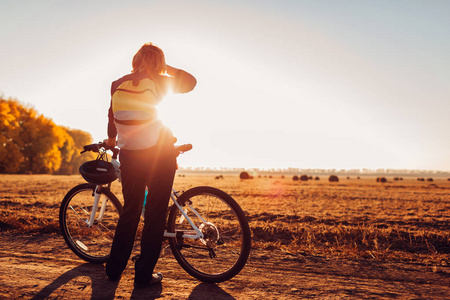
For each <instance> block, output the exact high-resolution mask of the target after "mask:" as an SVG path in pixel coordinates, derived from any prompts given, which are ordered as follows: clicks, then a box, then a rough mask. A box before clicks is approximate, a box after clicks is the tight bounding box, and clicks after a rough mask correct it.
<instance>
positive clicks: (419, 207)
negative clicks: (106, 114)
mask: <svg viewBox="0 0 450 300" xmlns="http://www.w3.org/2000/svg"><path fill="white" fill-rule="evenodd" d="M82 182H83V179H82V178H81V177H80V176H51V175H0V186H1V188H0V208H1V210H0V230H1V231H9V232H11V233H14V232H21V233H30V234H59V227H58V226H59V225H58V212H59V204H60V202H61V200H62V199H63V197H64V195H65V193H66V192H67V191H68V190H69V189H70V188H71V187H73V186H75V185H76V184H79V183H82ZM198 185H212V186H215V187H218V188H220V189H223V190H224V191H226V192H228V193H230V194H231V195H232V196H233V197H234V198H235V199H236V200H237V201H238V202H239V204H240V205H241V206H242V208H243V209H244V211H245V212H246V215H247V216H248V219H249V221H250V226H251V228H252V232H253V245H254V247H256V248H260V249H281V250H284V251H286V252H287V253H307V254H317V255H325V256H346V257H356V258H369V259H379V260H408V261H416V262H424V263H427V262H430V263H431V262H432V263H437V264H442V265H448V264H449V262H450V261H449V260H450V259H449V257H450V217H449V215H448V211H449V210H450V182H449V181H447V179H435V180H434V182H433V183H430V182H418V181H417V180H416V178H405V179H404V180H403V181H393V180H392V179H389V178H388V182H387V183H384V184H381V183H377V182H376V180H375V178H369V177H367V178H365V177H362V179H361V180H356V179H355V180H352V179H350V180H345V179H344V180H341V182H339V183H329V182H328V181H325V180H322V181H308V182H301V181H292V180H291V179H290V177H289V176H286V178H285V179H282V178H280V177H276V176H274V177H273V178H255V179H253V180H240V179H239V175H238V174H236V175H226V176H224V179H220V180H217V179H215V176H214V175H190V174H187V175H186V176H185V177H181V176H178V177H177V178H176V187H177V188H178V189H180V190H186V189H188V188H190V187H193V186H198ZM113 192H115V194H116V195H120V186H119V184H118V183H114V184H113ZM119 199H121V197H119Z"/></svg>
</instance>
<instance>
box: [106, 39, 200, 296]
mask: <svg viewBox="0 0 450 300" xmlns="http://www.w3.org/2000/svg"><path fill="white" fill-rule="evenodd" d="M132 66H133V70H132V73H131V74H128V75H126V76H124V77H122V78H120V79H119V80H117V81H114V82H113V83H112V87H111V106H110V108H109V113H108V117H109V122H108V139H106V140H105V142H106V143H107V144H108V145H109V146H114V145H116V136H117V146H118V147H119V148H120V155H119V159H120V163H121V166H120V170H121V174H122V193H123V197H124V207H123V213H122V214H121V215H120V218H119V221H118V223H117V227H116V232H115V235H114V241H113V244H112V247H111V255H110V258H109V260H108V261H107V263H106V274H107V276H108V278H109V279H110V280H112V281H117V280H119V279H120V276H121V274H122V272H123V270H124V269H125V267H126V265H127V262H128V259H129V257H130V255H131V251H132V249H133V244H134V239H135V235H136V230H137V227H138V223H139V219H140V215H141V211H142V206H143V203H144V197H145V196H144V195H145V187H148V197H147V202H146V205H145V215H144V228H143V230H142V238H141V254H140V256H139V258H138V259H137V261H136V262H135V277H134V285H135V287H145V286H148V285H150V284H153V283H157V282H160V281H161V280H162V274H161V273H156V274H153V270H154V267H155V265H156V262H157V261H158V258H159V253H160V251H161V245H162V240H163V234H164V229H165V222H166V213H167V207H168V203H169V198H170V192H171V188H172V184H173V180H174V176H175V171H176V153H175V148H174V143H175V141H176V139H175V138H174V137H173V135H172V133H171V132H170V130H169V129H167V128H165V127H164V126H163V125H162V123H161V121H160V120H158V118H157V114H156V104H158V103H159V102H160V101H161V100H162V99H163V97H164V96H165V95H166V94H167V93H168V92H169V91H173V92H174V93H186V92H189V91H191V90H192V89H193V88H194V87H195V85H196V84H197V81H196V79H195V77H194V76H192V75H191V74H189V73H187V72H185V71H183V70H180V69H176V68H174V67H171V66H169V65H166V62H165V58H164V53H163V51H162V50H161V49H160V48H158V47H157V46H155V45H153V44H152V43H146V44H144V45H143V46H142V47H141V49H139V51H138V52H137V53H136V55H135V56H134V58H133V63H132Z"/></svg>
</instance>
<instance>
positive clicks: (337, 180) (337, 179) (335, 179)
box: [328, 175, 339, 182]
mask: <svg viewBox="0 0 450 300" xmlns="http://www.w3.org/2000/svg"><path fill="white" fill-rule="evenodd" d="M328 181H329V182H339V177H337V176H336V175H330V177H328Z"/></svg>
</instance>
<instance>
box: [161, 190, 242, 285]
mask: <svg viewBox="0 0 450 300" xmlns="http://www.w3.org/2000/svg"><path fill="white" fill-rule="evenodd" d="M177 202H178V203H179V204H180V205H182V206H183V209H184V211H185V212H186V213H187V215H188V216H189V218H190V219H191V220H192V221H193V222H194V224H195V225H196V226H197V227H198V228H199V229H200V230H201V232H202V233H203V235H204V237H203V238H202V239H190V238H181V235H182V234H183V233H184V234H189V233H192V232H193V229H192V226H191V225H190V224H189V223H188V221H187V220H186V218H184V216H183V215H182V214H181V212H180V210H179V209H178V207H177V206H176V205H174V206H173V207H172V209H171V210H170V214H169V218H168V232H172V233H178V235H179V236H178V237H177V238H169V243H170V248H171V250H172V253H173V255H174V256H175V258H176V259H177V261H178V263H179V264H180V265H181V267H182V268H183V269H184V270H185V271H186V272H188V273H189V274H190V275H192V276H193V277H195V278H197V279H199V280H201V281H204V282H222V281H225V280H228V279H230V278H232V277H234V276H235V275H236V274H238V273H239V272H240V271H241V270H242V268H243V267H244V266H245V264H246V262H247V259H248V256H249V254H250V248H251V234H250V227H249V225H248V222H247V219H246V218H245V215H244V212H243V211H242V209H241V208H240V207H239V205H238V204H237V202H236V201H235V200H234V199H233V198H232V197H231V196H229V195H228V194H226V193H224V192H223V191H221V190H218V189H215V188H212V187H204V186H203V187H196V188H192V189H190V190H188V191H186V192H185V193H183V194H182V195H181V196H180V197H179V198H178V200H177ZM194 210H195V211H196V212H197V213H198V214H199V215H201V217H202V218H203V220H201V219H200V218H199V217H198V216H197V215H196V214H195V213H194Z"/></svg>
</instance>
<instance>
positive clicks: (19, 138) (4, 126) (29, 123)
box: [0, 97, 92, 174]
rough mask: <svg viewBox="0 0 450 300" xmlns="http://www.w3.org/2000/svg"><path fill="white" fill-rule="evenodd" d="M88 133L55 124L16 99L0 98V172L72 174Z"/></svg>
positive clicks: (79, 162)
mask: <svg viewBox="0 0 450 300" xmlns="http://www.w3.org/2000/svg"><path fill="white" fill-rule="evenodd" d="M89 143H92V137H91V135H90V134H89V133H87V132H84V131H81V130H73V129H69V128H65V127H62V126H58V125H56V124H55V123H54V122H53V121H52V120H51V119H49V118H46V117H44V116H43V115H40V114H38V112H37V111H36V110H35V109H34V108H32V107H30V106H27V105H24V104H22V103H20V102H19V101H17V100H11V99H3V98H2V97H0V173H37V174H76V173H77V172H78V166H79V165H80V164H81V162H83V161H86V160H88V159H92V156H90V155H87V156H84V157H80V154H79V153H80V151H81V150H82V147H83V146H84V145H86V144H89Z"/></svg>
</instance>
